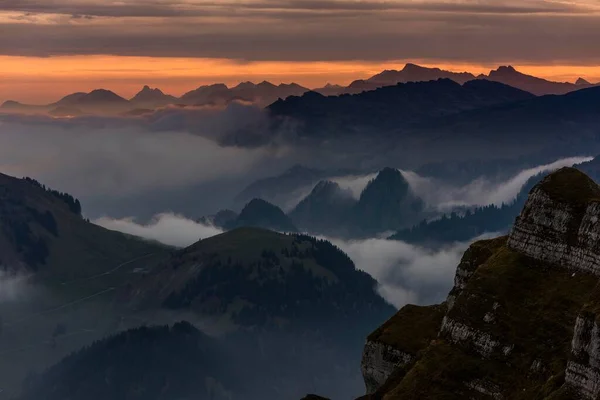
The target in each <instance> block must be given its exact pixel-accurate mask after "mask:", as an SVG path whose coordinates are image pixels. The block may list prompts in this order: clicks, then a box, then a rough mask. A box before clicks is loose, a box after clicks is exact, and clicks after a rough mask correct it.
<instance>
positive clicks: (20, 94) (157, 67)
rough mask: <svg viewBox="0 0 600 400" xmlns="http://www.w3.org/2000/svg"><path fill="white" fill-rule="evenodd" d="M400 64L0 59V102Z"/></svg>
mask: <svg viewBox="0 0 600 400" xmlns="http://www.w3.org/2000/svg"><path fill="white" fill-rule="evenodd" d="M409 61H411V62H415V63H418V64H420V65H424V66H437V67H440V68H443V69H448V70H452V71H468V72H471V73H474V74H479V73H487V72H489V70H490V69H493V68H496V67H497V66H498V65H491V64H490V65H482V64H464V63H454V64H450V63H447V62H443V61H441V62H438V63H433V62H432V61H431V60H427V61H420V60H409ZM405 62H406V61H387V62H369V61H338V62H311V61H297V62H280V61H256V62H248V63H243V62H238V61H233V60H227V59H209V58H165V57H154V58H153V57H127V56H101V55H98V56H66V57H48V58H39V57H14V56H0V66H1V75H0V101H4V100H7V99H13V100H17V101H22V102H30V103H32V102H33V103H35V102H38V103H44V102H51V101H54V100H57V99H58V98H60V97H62V96H64V95H66V94H69V93H72V92H77V91H90V90H92V89H95V88H99V87H102V88H106V89H111V90H113V91H115V92H117V93H119V94H120V95H122V96H124V97H130V96H132V95H134V94H135V93H136V92H137V91H138V90H139V89H140V88H141V86H142V85H144V84H148V85H151V86H153V87H154V86H156V87H160V88H161V89H163V91H165V92H167V93H170V94H173V95H181V94H183V93H184V92H186V91H188V90H191V89H194V88H196V87H197V86H200V85H202V84H209V83H215V82H224V83H226V84H228V85H235V84H237V83H239V82H240V81H245V80H251V81H255V82H259V81H262V80H269V81H271V82H273V83H281V82H296V83H299V84H301V85H304V86H307V87H318V86H322V85H324V84H325V83H327V82H332V83H338V84H344V85H345V84H348V83H350V82H351V81H352V80H354V79H361V78H367V77H369V76H371V75H373V74H376V73H378V72H380V71H381V70H384V69H401V68H402V67H403V66H404V64H405ZM512 64H513V65H514V66H515V67H516V68H517V69H518V70H520V71H522V72H524V73H528V74H532V75H536V76H540V77H543V78H547V79H552V80H559V81H574V80H576V79H577V78H578V77H583V78H585V79H588V80H590V81H591V82H600V66H577V65H527V64H519V63H512Z"/></svg>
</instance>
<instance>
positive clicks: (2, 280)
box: [0, 271, 29, 330]
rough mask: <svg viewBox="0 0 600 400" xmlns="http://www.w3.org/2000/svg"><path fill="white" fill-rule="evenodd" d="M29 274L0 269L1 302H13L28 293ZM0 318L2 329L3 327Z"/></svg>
mask: <svg viewBox="0 0 600 400" xmlns="http://www.w3.org/2000/svg"><path fill="white" fill-rule="evenodd" d="M28 288H29V286H28V284H27V276H25V275H14V274H9V273H5V272H2V271H0V304H2V303H8V302H13V301H16V300H19V299H21V298H23V296H26V295H27V293H26V292H27V290H28ZM1 325H2V323H1V320H0V330H1V328H2V326H1Z"/></svg>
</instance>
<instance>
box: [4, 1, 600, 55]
mask: <svg viewBox="0 0 600 400" xmlns="http://www.w3.org/2000/svg"><path fill="white" fill-rule="evenodd" d="M1 10H4V15H3V14H2V13H1ZM27 13H29V14H28V17H27V18H22V20H21V21H17V20H15V18H19V16H22V15H26V14H27ZM73 16H93V17H94V18H92V19H86V18H73ZM599 20H600V14H599V12H598V5H597V3H594V2H592V1H576V2H550V1H543V0H529V1H508V0H503V1H493V0H485V1H474V0H473V1H458V0H455V1H446V2H443V1H427V0H424V1H416V2H407V1H361V2H357V1H343V0H342V1H336V0H308V1H307V0H303V1H300V0H289V1H283V2H281V1H265V0H262V1H261V0H254V1H244V2H240V1H227V2H217V1H184V0H179V1H176V0H172V1H152V0H144V1H135V0H130V1H123V2H106V3H98V2H91V1H83V0H79V1H75V0H57V1H52V2H48V1H42V0H20V1H12V0H2V1H0V30H1V31H2V32H3V37H2V40H0V54H4V55H25V56H50V55H77V54H80V55H90V54H107V53H108V54H112V55H130V56H132V55H134V56H157V57H167V56H170V57H204V58H227V59H236V60H284V61H292V60H293V61H300V60H302V61H309V60H312V61H315V60H320V61H323V60H328V61H331V60H357V59H362V60H407V59H429V60H448V61H452V60H462V61H468V62H486V63H502V62H507V61H513V62H515V61H529V62H545V63H547V64H552V63H554V62H556V61H557V60H561V61H564V60H569V61H571V62H575V64H588V65H593V64H595V63H597V61H598V54H597V52H595V51H594V50H595V48H596V43H597V42H598V39H599V37H600V24H599V23H598V22H599ZM149 26H152V29H148V27H149ZM116 27H118V29H115V28H116ZM359 27H360V28H363V29H357V28H359ZM507 27H510V29H509V28H507Z"/></svg>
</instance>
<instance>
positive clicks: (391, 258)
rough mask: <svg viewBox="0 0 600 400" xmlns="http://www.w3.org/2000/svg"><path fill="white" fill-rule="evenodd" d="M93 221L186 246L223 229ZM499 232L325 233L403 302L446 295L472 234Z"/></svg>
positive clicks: (173, 220)
mask: <svg viewBox="0 0 600 400" xmlns="http://www.w3.org/2000/svg"><path fill="white" fill-rule="evenodd" d="M94 222H95V223H96V224H98V225H101V226H103V227H105V228H108V229H112V230H116V231H120V232H124V233H128V234H131V235H136V236H140V237H143V238H146V239H149V240H155V241H159V242H161V243H164V244H167V245H171V246H177V247H186V246H189V245H191V244H193V243H195V242H197V241H198V240H200V239H206V238H208V237H211V236H214V235H218V234H220V233H222V232H223V231H222V230H220V229H218V228H215V227H214V226H209V225H204V224H201V223H199V222H196V221H193V220H190V219H187V218H185V217H183V216H180V215H176V214H170V213H165V214H160V215H157V216H156V217H155V218H154V219H153V220H152V221H151V222H150V223H148V224H140V223H136V222H135V221H133V220H132V219H112V218H100V219H98V220H96V221H94ZM495 236H498V234H496V233H490V234H486V235H482V236H480V237H478V238H474V239H473V240H471V241H467V242H457V243H453V244H449V245H447V246H445V247H442V248H438V249H429V248H425V247H420V246H415V245H411V244H408V243H405V242H401V241H396V240H387V239H380V238H372V239H365V240H341V239H336V238H327V237H323V238H324V239H327V240H329V241H331V242H332V243H333V244H335V245H336V246H338V247H339V248H341V249H342V250H343V251H344V252H346V253H347V254H348V255H349V256H350V258H351V259H352V260H353V261H354V263H355V265H356V267H357V268H359V269H361V270H363V271H366V272H368V273H369V274H371V275H372V276H373V277H374V278H375V279H377V281H378V282H379V288H378V290H379V293H380V294H381V296H383V297H384V298H385V299H386V300H387V301H388V302H389V303H391V304H393V305H394V306H396V307H402V306H403V305H405V304H407V303H412V304H432V303H437V302H441V301H443V300H444V299H445V298H446V296H447V294H448V292H449V290H450V289H451V288H452V282H453V278H454V273H455V271H456V266H457V265H458V262H459V261H460V258H461V257H462V254H463V253H464V251H465V250H466V249H467V247H468V246H469V244H470V243H471V242H472V241H474V240H478V239H482V238H487V237H495Z"/></svg>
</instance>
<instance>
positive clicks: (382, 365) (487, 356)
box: [361, 168, 600, 400]
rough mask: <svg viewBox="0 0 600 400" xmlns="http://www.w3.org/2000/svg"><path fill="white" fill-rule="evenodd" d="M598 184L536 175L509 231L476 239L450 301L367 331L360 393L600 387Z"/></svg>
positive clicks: (467, 394) (525, 393) (562, 391)
mask: <svg viewBox="0 0 600 400" xmlns="http://www.w3.org/2000/svg"><path fill="white" fill-rule="evenodd" d="M599 217H600V187H599V186H598V185H597V184H596V183H594V182H593V181H592V180H591V179H590V178H588V177H587V176H586V175H585V174H583V173H582V172H580V171H579V170H576V169H573V168H563V169H560V170H558V171H556V172H554V173H552V174H550V175H548V176H547V177H546V178H544V179H543V180H542V181H541V182H540V183H538V184H537V185H536V186H535V187H534V188H533V189H532V190H531V192H530V194H529V198H528V200H527V202H526V204H525V206H524V208H523V210H522V212H521V214H520V215H519V216H518V217H517V219H516V222H515V225H514V227H513V229H512V231H511V232H510V234H509V235H508V236H505V237H500V238H496V239H492V240H484V241H479V242H476V243H474V244H472V245H471V246H470V248H469V249H468V250H467V251H466V252H465V254H464V255H463V257H462V260H461V261H460V264H459V265H458V268H457V271H456V276H455V280H454V287H453V289H452V291H451V292H450V294H449V296H448V298H447V300H446V302H444V303H443V304H440V305H435V306H428V307H417V306H412V305H408V306H405V307H404V308H402V309H401V310H400V311H399V312H398V313H397V314H396V315H395V316H394V317H392V318H391V319H390V320H388V321H387V322H386V323H385V324H384V325H382V326H381V327H380V328H379V329H377V330H376V331H375V332H373V333H372V334H371V335H370V336H369V337H368V339H367V342H366V345H365V348H364V352H363V359H362V365H361V367H362V372H363V376H364V380H365V385H366V390H367V394H366V395H365V396H364V397H363V398H362V399H369V400H373V399H402V400H408V399H495V400H501V399H523V400H526V399H527V400H530V399H547V400H560V399H598V398H600V322H599V321H600V287H599V286H600V285H599V284H598V283H599V277H598V275H599V274H600V247H599V246H598V237H599V235H600V226H599V224H598V219H599Z"/></svg>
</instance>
